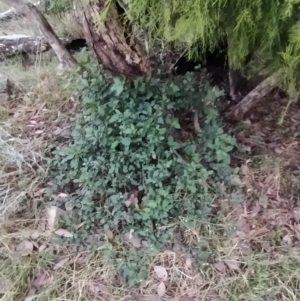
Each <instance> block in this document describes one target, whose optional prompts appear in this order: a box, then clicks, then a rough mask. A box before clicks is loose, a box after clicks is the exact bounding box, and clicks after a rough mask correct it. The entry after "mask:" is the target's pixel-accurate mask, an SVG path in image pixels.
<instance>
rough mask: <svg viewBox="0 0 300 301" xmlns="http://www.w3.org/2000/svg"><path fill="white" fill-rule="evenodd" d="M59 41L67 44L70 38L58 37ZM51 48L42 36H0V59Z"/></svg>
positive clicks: (69, 42)
mask: <svg viewBox="0 0 300 301" xmlns="http://www.w3.org/2000/svg"><path fill="white" fill-rule="evenodd" d="M60 41H61V42H62V43H63V44H64V45H65V46H68V45H69V44H71V43H72V41H71V40H69V39H65V38H60ZM49 49H51V46H50V44H49V43H48V42H47V41H46V39H45V38H43V37H31V36H27V35H19V34H14V35H8V36H0V59H1V57H5V58H9V57H13V56H15V55H18V54H22V53H26V54H32V53H33V54H36V53H41V52H45V51H48V50H49Z"/></svg>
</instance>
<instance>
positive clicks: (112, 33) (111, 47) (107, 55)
mask: <svg viewBox="0 0 300 301" xmlns="http://www.w3.org/2000/svg"><path fill="white" fill-rule="evenodd" d="M106 5H107V1H106V0H96V1H83V0H82V1H76V11H77V15H78V20H79V23H80V24H81V26H82V28H83V32H84V35H85V39H86V41H87V43H88V45H89V47H90V49H91V50H92V51H93V52H94V53H95V56H96V58H97V59H98V61H99V63H101V64H102V65H103V67H104V68H105V69H108V70H109V71H110V72H111V73H112V74H114V75H124V76H126V77H129V78H134V77H136V76H143V75H148V74H150V71H151V70H150V62H149V58H148V57H147V54H146V52H145V49H144V47H143V45H141V43H140V42H139V41H138V40H137V39H135V38H134V37H133V35H132V33H131V31H130V28H129V27H127V26H124V22H122V20H121V18H120V15H119V13H118V11H117V9H116V6H115V3H114V1H112V2H111V3H110V4H109V7H107V6H106ZM103 12H104V14H105V17H104V18H103V22H101V24H95V21H96V20H99V14H101V13H103ZM123 21H124V20H123ZM127 25H128V24H127Z"/></svg>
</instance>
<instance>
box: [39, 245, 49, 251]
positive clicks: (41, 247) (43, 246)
mask: <svg viewBox="0 0 300 301" xmlns="http://www.w3.org/2000/svg"><path fill="white" fill-rule="evenodd" d="M46 248H47V246H46V245H40V247H39V253H42V252H43V251H44V250H45V249H46Z"/></svg>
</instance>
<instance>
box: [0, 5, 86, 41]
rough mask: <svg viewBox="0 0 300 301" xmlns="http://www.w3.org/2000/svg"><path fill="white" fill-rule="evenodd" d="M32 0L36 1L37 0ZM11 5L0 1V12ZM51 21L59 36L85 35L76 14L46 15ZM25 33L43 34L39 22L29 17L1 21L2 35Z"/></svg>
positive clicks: (31, 34)
mask: <svg viewBox="0 0 300 301" xmlns="http://www.w3.org/2000/svg"><path fill="white" fill-rule="evenodd" d="M31 2H33V3H35V2H36V1H32V0H31ZM8 9H10V7H8V6H7V5H5V4H2V3H0V13H1V12H5V11H7V10H8ZM46 17H47V19H48V21H49V23H50V24H51V26H52V27H53V29H54V31H55V32H56V33H57V35H58V36H59V37H72V38H80V37H82V36H83V34H82V30H81V28H80V27H79V26H78V23H77V21H76V18H75V16H74V14H73V13H72V12H71V13H66V14H64V15H62V16H59V17H57V16H46ZM10 34H25V35H29V36H41V35H42V33H41V31H40V30H39V28H38V26H37V24H36V23H35V22H34V20H32V18H29V17H22V18H15V19H13V20H10V21H9V22H5V23H0V35H10Z"/></svg>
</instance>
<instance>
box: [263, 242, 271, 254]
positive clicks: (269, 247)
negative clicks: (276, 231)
mask: <svg viewBox="0 0 300 301" xmlns="http://www.w3.org/2000/svg"><path fill="white" fill-rule="evenodd" d="M261 247H262V248H263V249H264V250H265V251H266V252H269V251H270V250H271V246H270V243H269V242H267V241H265V242H263V243H262V244H261Z"/></svg>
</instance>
